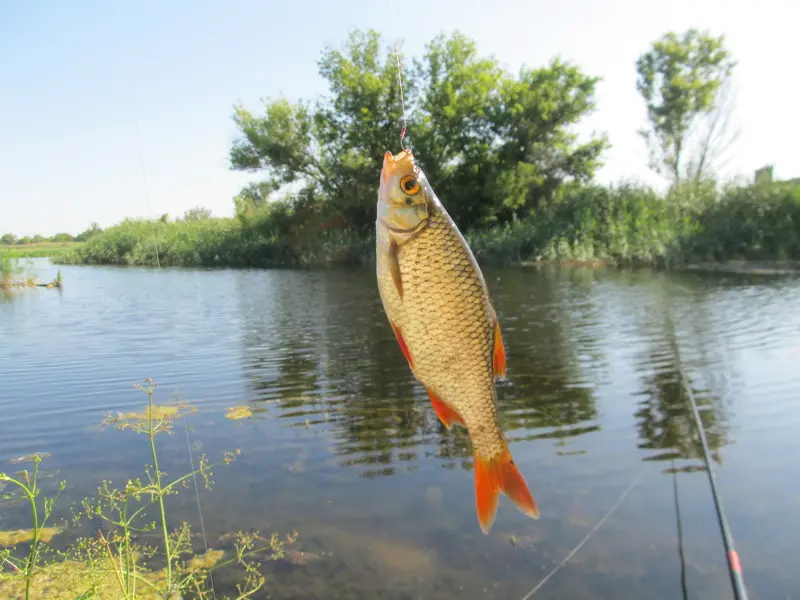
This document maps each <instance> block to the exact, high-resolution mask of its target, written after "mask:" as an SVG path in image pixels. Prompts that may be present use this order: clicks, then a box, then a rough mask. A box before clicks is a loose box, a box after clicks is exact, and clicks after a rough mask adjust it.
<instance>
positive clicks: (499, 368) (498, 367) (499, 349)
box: [492, 319, 506, 377]
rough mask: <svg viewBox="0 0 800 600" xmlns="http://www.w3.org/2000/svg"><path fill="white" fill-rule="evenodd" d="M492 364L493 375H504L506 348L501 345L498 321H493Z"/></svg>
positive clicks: (501, 337) (501, 336) (501, 338)
mask: <svg viewBox="0 0 800 600" xmlns="http://www.w3.org/2000/svg"><path fill="white" fill-rule="evenodd" d="M492 366H493V367H494V376H495V377H505V376H506V349H505V347H504V345H503V335H502V334H501V333H500V322H499V321H498V320H497V319H495V321H494V350H493V352H492Z"/></svg>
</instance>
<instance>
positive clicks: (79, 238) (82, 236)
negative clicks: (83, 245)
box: [75, 222, 103, 242]
mask: <svg viewBox="0 0 800 600" xmlns="http://www.w3.org/2000/svg"><path fill="white" fill-rule="evenodd" d="M102 231H103V229H102V228H101V227H100V225H98V224H97V223H96V222H93V223H92V224H91V225H89V227H88V228H87V229H86V230H84V231H82V232H81V233H79V234H78V235H76V236H75V241H76V242H85V241H87V240H88V239H90V238H92V237H94V236H96V235H97V234H98V233H101V232H102Z"/></svg>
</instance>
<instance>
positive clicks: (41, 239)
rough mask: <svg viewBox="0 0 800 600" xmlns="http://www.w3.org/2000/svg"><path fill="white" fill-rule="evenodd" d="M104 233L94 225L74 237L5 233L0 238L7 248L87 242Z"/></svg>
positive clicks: (66, 235)
mask: <svg viewBox="0 0 800 600" xmlns="http://www.w3.org/2000/svg"><path fill="white" fill-rule="evenodd" d="M102 231H103V230H102V228H101V227H100V226H99V225H98V224H97V223H92V224H91V225H90V226H89V227H88V228H87V229H85V230H84V231H82V232H81V233H79V234H78V235H72V234H71V233H57V234H55V235H52V236H50V237H45V236H43V235H31V236H27V235H26V236H22V237H17V236H16V235H14V234H13V233H5V234H3V235H2V236H0V244H5V245H6V246H25V245H29V244H46V243H59V244H61V243H65V242H85V241H86V240H88V239H89V238H91V237H92V236H95V235H97V234H98V233H101V232H102Z"/></svg>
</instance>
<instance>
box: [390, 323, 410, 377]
mask: <svg viewBox="0 0 800 600" xmlns="http://www.w3.org/2000/svg"><path fill="white" fill-rule="evenodd" d="M389 324H390V325H391V326H392V330H393V331H394V335H395V337H396V338H397V343H398V344H400V350H401V351H402V352H403V356H405V357H406V360H407V361H408V366H409V367H411V368H412V369H413V368H414V361H413V360H412V358H411V353H410V352H409V351H408V346H407V345H406V341H405V340H404V339H403V334H402V333H401V331H400V328H399V327H398V326H397V325H395V324H394V323H392V322H391V321H389Z"/></svg>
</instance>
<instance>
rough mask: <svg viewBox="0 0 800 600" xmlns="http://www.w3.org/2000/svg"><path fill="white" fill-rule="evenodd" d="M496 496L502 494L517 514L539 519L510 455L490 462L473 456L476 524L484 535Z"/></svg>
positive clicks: (488, 526) (489, 526) (495, 504)
mask: <svg viewBox="0 0 800 600" xmlns="http://www.w3.org/2000/svg"><path fill="white" fill-rule="evenodd" d="M500 492H503V493H505V494H506V496H508V497H509V498H510V499H511V501H512V502H513V503H514V504H515V505H516V507H517V508H518V509H519V510H520V511H522V512H523V513H525V514H526V515H528V516H529V517H531V518H533V519H538V518H539V507H538V506H537V505H536V501H535V500H534V499H533V496H532V495H531V493H530V491H529V490H528V484H527V483H525V479H524V478H523V477H522V474H521V473H520V472H519V469H518V468H517V465H516V464H514V459H513V458H512V457H511V452H510V451H509V450H508V449H506V450H505V451H504V452H503V453H502V454H500V455H499V456H496V457H495V458H493V459H485V458H481V457H479V456H478V455H477V454H476V455H475V506H476V509H477V512H478V523H480V526H481V530H482V531H483V533H485V534H488V533H489V530H490V529H491V528H492V525H493V524H494V520H495V516H496V513H497V499H498V496H499V495H500Z"/></svg>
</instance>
